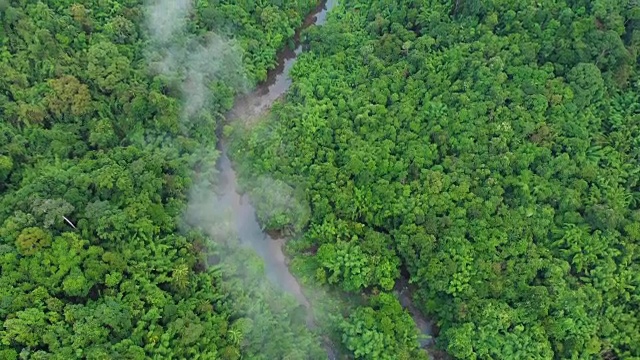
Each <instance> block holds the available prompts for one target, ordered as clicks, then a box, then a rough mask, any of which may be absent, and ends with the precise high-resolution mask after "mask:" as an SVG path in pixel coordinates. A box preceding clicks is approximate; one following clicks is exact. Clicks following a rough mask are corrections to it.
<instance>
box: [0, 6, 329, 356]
mask: <svg viewBox="0 0 640 360" xmlns="http://www.w3.org/2000/svg"><path fill="white" fill-rule="evenodd" d="M145 5H147V2H143V1H94V0H91V1H85V2H81V3H80V2H77V3H74V4H72V2H69V1H3V0H0V74H2V76H0V358H1V359H17V358H20V359H62V358H66V359H72V358H78V359H79V358H86V359H147V358H154V359H171V358H175V359H195V358H200V359H220V358H223V359H234V358H235V359H238V358H253V359H261V358H265V359H275V358H285V357H286V356H294V357H295V356H296V354H298V355H299V354H305V355H304V357H305V358H319V354H320V353H321V349H320V348H319V345H318V343H319V342H318V340H317V339H316V337H315V336H313V335H312V334H311V333H310V332H309V331H308V330H307V329H306V327H305V325H304V322H303V321H299V319H289V318H287V314H288V313H289V312H292V311H293V310H292V309H295V305H294V304H293V303H292V301H293V300H291V299H290V298H287V299H288V300H287V302H285V303H283V300H282V298H283V296H282V294H280V293H279V292H276V291H274V290H273V289H271V290H269V289H264V288H260V289H259V288H258V287H257V286H256V284H257V283H259V282H260V281H262V282H264V274H262V273H260V272H258V273H257V275H256V277H255V278H253V279H252V280H251V282H252V283H253V286H254V287H255V288H256V289H255V290H251V291H245V290H246V287H245V286H244V282H245V281H247V282H249V281H248V280H247V279H246V274H240V273H239V272H238V273H234V272H233V269H229V268H230V267H231V268H232V266H230V265H229V266H227V265H224V264H218V267H215V266H213V265H214V264H210V263H209V261H208V260H209V259H212V258H215V257H217V258H220V257H221V254H220V251H228V252H229V253H227V254H225V261H232V262H233V261H242V259H239V260H236V258H234V255H233V254H234V253H235V251H231V250H228V249H226V250H225V249H220V247H219V246H215V247H214V248H215V249H213V248H211V249H210V247H209V246H208V244H207V243H208V242H209V241H210V240H209V239H208V238H206V237H203V236H202V235H201V234H200V233H198V232H195V231H190V229H188V228H187V227H184V226H180V225H181V224H180V221H179V220H178V219H179V218H180V216H181V214H182V211H183V209H184V207H185V203H186V200H187V196H188V191H189V189H190V187H191V185H192V184H193V183H194V181H195V179H194V178H193V177H192V174H193V170H194V169H195V168H196V166H197V165H199V166H198V167H199V168H202V167H203V166H202V165H201V164H211V163H213V162H214V161H215V160H216V157H217V153H216V152H215V151H210V150H207V149H214V148H215V142H216V139H215V128H216V127H217V122H218V121H219V119H220V117H221V116H220V115H219V114H221V113H223V112H224V111H226V110H228V109H229V108H230V107H231V105H232V103H233V99H234V96H235V91H236V89H237V86H236V85H237V84H236V83H234V81H236V80H237V79H236V78H235V77H234V76H232V75H233V74H235V73H236V72H239V71H240V70H241V69H240V67H241V65H242V64H226V63H225V66H227V67H225V68H222V69H221V70H220V71H219V72H220V73H222V74H223V75H219V74H218V75H219V76H214V77H211V78H209V77H206V83H205V84H204V87H205V89H211V90H212V91H211V93H210V94H208V95H207V96H209V97H210V99H207V101H206V103H207V106H206V109H205V110H206V111H205V112H204V113H203V114H198V116H194V118H193V119H190V120H191V121H190V122H189V123H185V122H182V121H181V115H182V114H183V112H184V111H186V110H184V109H183V105H182V100H183V99H182V95H183V94H181V93H180V91H179V86H178V85H177V84H179V81H182V80H181V79H180V77H181V76H182V75H184V74H179V73H169V72H165V73H163V74H158V73H157V72H155V71H154V69H153V67H154V66H153V65H154V64H150V63H149V60H150V59H149V58H150V57H151V56H152V55H150V54H149V53H150V52H151V51H150V49H149V46H150V45H149V44H148V43H149V41H148V40H149V39H148V38H147V36H148V34H147V32H148V31H147V29H145V28H144V24H145V23H146V21H145V15H146V9H145ZM312 5H313V2H312V1H287V2H284V3H283V2H282V1H261V2H260V3H259V4H256V3H255V2H246V1H245V2H243V3H242V4H229V3H228V2H225V1H223V2H222V3H221V2H220V1H197V4H196V7H195V9H194V11H193V13H192V14H191V21H190V22H189V24H188V33H187V34H184V39H180V40H181V41H184V42H185V43H188V44H200V43H202V42H203V41H202V40H204V39H205V38H207V34H206V33H207V31H209V30H215V31H216V32H217V33H219V34H220V35H221V36H224V35H230V34H234V35H235V38H236V39H237V41H238V42H239V43H240V45H241V46H242V49H241V52H243V54H244V55H245V56H243V57H242V61H244V62H245V65H246V69H245V70H247V72H248V76H249V77H250V78H251V79H252V80H260V79H264V77H265V74H266V71H267V69H269V68H272V67H274V66H275V63H276V58H275V54H276V51H277V50H278V49H280V48H282V47H283V46H284V44H285V43H286V42H287V41H288V40H289V39H290V38H291V37H292V36H293V33H294V31H293V29H294V28H295V27H298V26H299V25H300V24H301V22H302V18H303V15H304V14H305V13H306V12H308V11H309V9H310V8H311V6H312ZM221 19H223V21H219V20H221ZM236 28H237V29H236ZM236 30H238V31H237V32H236ZM152 60H153V59H152ZM207 60H210V59H207ZM231 67H235V68H231ZM215 114H217V115H215ZM212 170H213V169H202V172H203V173H205V174H209V173H212V172H213V171H212ZM298 226H299V225H298ZM214 240H217V241H219V242H220V243H223V242H224V239H218V238H216V239H214ZM223 265H224V266H223ZM221 268H225V271H227V272H228V273H225V275H223V274H222V272H221V270H220V269H221ZM229 289H232V290H233V291H231V290H229ZM285 304H286V305H285ZM245 318H248V319H252V320H253V321H254V322H255V323H256V324H257V325H254V326H253V327H252V326H249V325H247V322H246V321H244V322H243V321H241V320H240V319H245ZM265 336H274V337H270V338H269V339H268V340H269V341H267V340H266V339H265V338H264V337H265ZM274 339H275V340H277V339H281V340H279V341H282V342H283V343H285V345H284V346H283V345H282V343H281V342H279V341H275V340H274ZM301 349H304V350H301ZM307 350H308V351H309V352H308V353H307V352H305V351H307ZM301 351H302V352H301ZM261 352H264V355H260V354H261ZM292 354H293V355H292ZM307 354H308V355H307ZM297 358H301V357H300V356H298V357H297Z"/></svg>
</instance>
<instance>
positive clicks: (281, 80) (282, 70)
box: [217, 0, 434, 359]
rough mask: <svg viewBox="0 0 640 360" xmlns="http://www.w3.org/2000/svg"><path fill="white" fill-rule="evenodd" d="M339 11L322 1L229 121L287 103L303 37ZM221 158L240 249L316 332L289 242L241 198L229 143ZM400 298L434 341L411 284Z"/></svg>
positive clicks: (332, 354)
mask: <svg viewBox="0 0 640 360" xmlns="http://www.w3.org/2000/svg"><path fill="white" fill-rule="evenodd" d="M335 5H336V0H325V1H322V2H321V3H320V4H319V5H318V6H317V7H316V8H315V9H314V11H312V12H311V14H309V15H308V16H307V17H306V18H305V21H304V23H303V25H302V27H301V28H300V29H299V30H298V31H296V34H295V37H294V41H295V44H296V48H295V49H294V50H291V49H289V48H286V49H284V50H282V51H281V52H280V53H279V55H278V66H277V67H276V68H275V69H273V70H272V71H270V72H269V73H268V76H267V81H265V82H264V83H263V84H261V85H259V86H258V87H257V89H256V90H255V91H253V92H251V93H249V94H247V95H244V96H241V97H240V98H238V99H236V102H235V105H234V107H233V109H232V110H231V111H230V112H229V114H227V116H226V118H227V119H230V120H233V119H243V121H251V120H252V119H255V118H257V117H258V116H259V115H260V114H262V113H264V112H265V111H267V110H268V109H269V108H270V107H271V105H272V104H273V103H274V102H275V101H277V100H278V99H279V98H281V97H282V96H283V95H284V94H285V93H286V91H287V90H288V89H289V87H290V86H291V79H290V77H289V71H290V70H291V68H292V66H293V64H294V63H295V61H296V58H297V56H298V55H299V54H301V53H302V44H301V42H300V31H302V30H304V29H305V28H307V27H309V26H311V25H322V24H323V23H325V21H326V16H327V12H328V11H329V10H331V8H333V7H334V6H335ZM220 150H221V156H220V159H219V162H218V164H217V167H218V170H219V171H220V176H221V181H220V187H221V188H220V196H221V200H222V201H223V202H224V203H226V204H231V208H232V209H233V217H234V222H235V227H236V230H237V232H238V236H239V239H240V243H241V244H242V245H244V246H247V247H250V248H252V249H253V250H254V251H256V252H257V253H258V255H260V257H261V258H262V259H263V260H264V263H265V272H266V275H267V277H268V278H269V280H271V281H272V283H273V284H276V285H277V286H279V287H281V289H282V290H283V291H286V292H288V293H290V294H292V295H293V296H294V297H295V298H296V299H297V300H298V301H299V302H300V304H302V305H304V306H305V307H306V308H307V309H308V311H307V315H308V316H307V324H308V326H309V327H310V328H315V327H316V325H315V321H314V319H313V316H312V313H311V311H310V307H311V304H310V302H309V300H308V299H307V298H306V297H305V295H304V293H303V292H302V288H301V287H300V284H299V283H298V281H297V279H296V278H295V277H294V276H293V275H292V274H291V272H290V271H289V268H288V266H287V259H286V257H285V255H284V252H283V249H282V247H283V245H284V242H285V239H283V238H277V239H274V238H272V237H271V236H270V235H268V234H267V233H265V232H264V231H263V230H262V227H261V226H260V224H259V223H258V220H257V217H256V211H255V209H254V208H253V206H252V205H251V202H250V199H249V197H248V195H247V194H240V193H239V191H238V188H237V178H236V173H235V171H234V169H233V167H232V163H231V161H230V159H229V157H228V155H227V146H226V144H225V142H224V141H221V142H220ZM395 292H396V294H397V296H398V298H399V300H400V302H401V303H402V305H403V306H404V307H405V308H406V309H407V310H408V311H409V312H410V313H411V315H412V317H413V318H414V320H415V322H416V325H417V327H418V328H419V329H420V330H421V332H422V333H423V334H425V335H429V336H431V335H432V334H433V333H434V325H433V323H432V322H431V321H428V320H427V319H426V318H424V317H423V316H422V315H421V314H420V313H419V312H418V311H417V310H416V309H415V307H414V306H413V304H412V301H411V297H410V296H409V291H408V287H407V285H406V282H405V281H399V282H398V284H397V286H396V291H395ZM432 344H433V340H432V339H430V338H429V339H425V340H423V341H422V342H421V346H422V347H423V348H425V349H426V348H430V347H432ZM324 345H325V348H326V349H327V354H328V358H329V359H337V351H336V348H335V346H334V345H333V344H331V343H330V342H329V340H328V339H326V338H325V344H324Z"/></svg>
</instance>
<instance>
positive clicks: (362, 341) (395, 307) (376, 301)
mask: <svg viewBox="0 0 640 360" xmlns="http://www.w3.org/2000/svg"><path fill="white" fill-rule="evenodd" d="M341 328H342V331H343V335H342V340H343V342H344V344H345V345H346V346H347V348H348V349H349V350H351V351H353V354H354V356H355V358H356V359H385V360H391V359H407V360H408V359H426V358H427V357H426V355H425V354H424V353H423V352H421V351H419V350H416V347H417V337H418V334H417V330H416V328H415V325H414V323H413V319H411V316H410V315H409V314H408V313H407V312H406V311H405V310H403V309H402V306H401V305H400V303H399V302H398V300H397V299H396V298H395V297H394V296H393V295H390V294H387V293H381V294H379V295H377V296H375V297H373V298H372V299H371V306H370V307H369V306H367V307H359V308H358V309H357V310H356V311H355V312H354V313H352V314H351V315H349V317H348V318H347V319H345V320H344V322H343V323H342V324H341Z"/></svg>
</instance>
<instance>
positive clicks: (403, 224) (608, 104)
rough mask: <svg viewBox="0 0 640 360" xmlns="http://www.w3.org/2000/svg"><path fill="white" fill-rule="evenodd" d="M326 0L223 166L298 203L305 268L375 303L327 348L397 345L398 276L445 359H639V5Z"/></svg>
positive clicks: (367, 351) (373, 351)
mask: <svg viewBox="0 0 640 360" xmlns="http://www.w3.org/2000/svg"><path fill="white" fill-rule="evenodd" d="M342 3H343V6H340V7H339V8H337V9H336V11H335V12H334V13H333V17H332V18H331V19H330V21H329V22H328V23H327V24H326V25H325V26H323V27H320V28H312V29H310V30H309V31H307V32H306V35H305V36H306V39H307V40H306V41H307V43H308V46H309V48H310V50H309V52H308V53H306V54H303V55H302V57H301V59H300V60H299V62H298V63H297V64H296V66H295V67H294V69H293V71H292V77H293V78H294V84H293V87H292V89H291V91H290V93H289V95H288V98H287V101H286V103H285V104H283V105H279V106H276V107H274V111H273V114H272V116H271V119H270V120H268V121H267V122H265V123H263V124H261V125H258V126H257V127H256V128H254V129H253V130H252V131H251V132H250V133H249V134H248V135H247V136H246V138H245V140H244V141H242V142H241V143H239V144H236V152H235V153H236V157H241V155H242V154H244V155H245V156H244V164H245V167H246V168H245V169H244V172H245V173H251V174H253V175H252V176H256V175H255V174H269V176H273V177H275V178H277V179H280V180H283V181H286V182H287V183H289V184H291V185H292V186H295V187H296V188H302V189H304V191H305V193H306V199H307V201H308V203H309V204H310V208H311V219H310V223H309V226H308V230H307V231H306V232H305V234H304V236H303V237H302V240H301V242H299V243H298V244H296V246H295V247H296V249H297V252H298V255H297V256H298V258H297V259H296V261H297V262H298V263H300V262H302V263H304V265H301V266H300V267H301V268H305V269H306V271H307V274H313V275H314V277H315V281H316V282H317V283H326V284H331V285H334V286H335V287H339V288H341V289H343V290H344V291H347V292H357V293H360V292H362V291H365V292H374V293H375V292H378V291H382V293H381V295H380V297H374V300H372V304H371V308H370V309H367V308H362V309H360V310H358V311H355V312H353V313H352V314H351V316H350V317H349V318H348V319H347V320H346V323H345V324H343V325H342V326H341V328H342V329H341V331H343V334H344V335H343V343H344V344H345V345H347V346H348V347H349V348H351V349H352V350H353V351H354V353H355V354H356V356H357V357H359V358H366V359H380V358H393V357H394V356H399V355H397V354H400V352H398V351H397V350H396V348H394V347H393V346H395V347H397V346H399V345H398V344H407V347H408V348H411V344H412V343H413V341H412V340H407V339H406V338H403V337H402V336H400V335H399V333H398V332H397V331H395V329H394V326H393V324H399V323H402V320H401V319H402V318H403V317H404V316H405V314H404V313H402V312H401V311H397V308H396V307H395V305H393V300H389V298H388V297H386V296H385V295H384V293H385V292H388V291H389V290H391V288H392V287H393V284H394V281H395V280H396V279H397V278H398V277H399V276H400V273H401V270H402V269H405V270H406V272H407V273H408V276H409V277H410V281H411V282H412V283H413V284H415V285H416V286H417V289H418V290H417V291H416V293H415V297H416V299H417V301H416V304H417V305H418V306H419V307H421V309H422V310H423V311H424V312H425V313H428V314H430V315H432V316H434V317H435V318H436V319H437V320H438V321H439V325H440V327H441V332H440V336H439V338H438V341H437V343H438V346H439V347H441V348H443V349H445V350H446V351H447V352H448V353H449V354H450V355H452V356H454V357H455V358H460V359H490V358H492V359H551V358H555V359H596V358H604V359H639V358H640V248H639V245H640V211H639V210H640V166H639V160H640V99H639V94H640V72H639V71H638V51H639V50H640V7H639V6H640V4H639V3H638V2H637V1H634V0H617V1H614V0H599V1H586V0H566V1H562V0H540V1H528V0H517V1H505V0H492V1H475V0H451V1H436V0H431V1H429V0H423V1H418V0H415V1H410V0H393V1H390V0H386V1H385V0H378V1H376V0H345V1H342ZM248 186H250V185H248ZM289 217H290V219H296V214H290V215H289ZM280 220H282V219H280ZM291 221H293V220H291ZM280 222H282V221H280ZM310 254H314V255H310ZM301 259H302V260H301ZM307 276H309V275H307ZM381 303H382V304H383V305H380V304H381ZM384 304H387V305H384ZM364 333H367V335H366V336H365V335H363V334H364ZM372 338H375V339H384V340H382V341H386V342H387V343H390V344H393V345H392V347H391V348H390V349H391V350H390V352H385V350H384V349H380V348H377V347H376V346H378V345H379V343H375V342H369V340H370V339H372ZM403 342H404V343H403Z"/></svg>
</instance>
